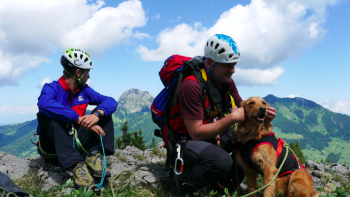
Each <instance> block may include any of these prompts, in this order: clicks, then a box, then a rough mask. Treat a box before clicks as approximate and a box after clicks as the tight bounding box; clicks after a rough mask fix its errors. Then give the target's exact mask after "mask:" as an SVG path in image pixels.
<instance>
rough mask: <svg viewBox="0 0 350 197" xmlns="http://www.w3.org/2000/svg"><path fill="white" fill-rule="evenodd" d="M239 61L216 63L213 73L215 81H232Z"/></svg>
mask: <svg viewBox="0 0 350 197" xmlns="http://www.w3.org/2000/svg"><path fill="white" fill-rule="evenodd" d="M236 64H237V62H234V63H216V65H215V66H214V68H213V70H212V71H211V73H212V74H213V77H214V79H215V81H217V82H218V83H230V82H231V77H232V74H233V73H235V66H236Z"/></svg>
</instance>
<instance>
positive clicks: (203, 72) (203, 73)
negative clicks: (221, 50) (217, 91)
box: [200, 68, 208, 82]
mask: <svg viewBox="0 0 350 197" xmlns="http://www.w3.org/2000/svg"><path fill="white" fill-rule="evenodd" d="M200 71H201V73H202V77H203V80H204V82H206V81H207V80H208V78H207V73H206V72H205V70H204V68H202V69H200Z"/></svg>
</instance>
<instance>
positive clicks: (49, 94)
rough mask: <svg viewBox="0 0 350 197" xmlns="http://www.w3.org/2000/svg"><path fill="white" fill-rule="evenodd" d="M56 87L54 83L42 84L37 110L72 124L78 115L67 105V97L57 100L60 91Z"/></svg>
mask: <svg viewBox="0 0 350 197" xmlns="http://www.w3.org/2000/svg"><path fill="white" fill-rule="evenodd" d="M57 87H58V86H57ZM57 87H56V86H55V84H54V83H50V84H45V85H44V87H43V89H42V90H41V94H40V96H39V98H38V108H39V112H41V113H42V114H44V115H45V116H47V117H49V118H51V119H53V120H56V121H60V122H64V123H67V124H73V123H75V122H77V121H78V119H79V115H78V114H77V113H76V112H75V111H74V110H72V109H71V108H69V107H67V106H69V100H68V99H67V100H64V99H63V100H61V101H59V100H58V99H59V96H60V92H59V90H58V88H57ZM61 96H62V95H61ZM64 102H66V103H64ZM64 104H66V105H64Z"/></svg>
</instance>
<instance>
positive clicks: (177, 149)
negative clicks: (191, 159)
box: [174, 143, 184, 175]
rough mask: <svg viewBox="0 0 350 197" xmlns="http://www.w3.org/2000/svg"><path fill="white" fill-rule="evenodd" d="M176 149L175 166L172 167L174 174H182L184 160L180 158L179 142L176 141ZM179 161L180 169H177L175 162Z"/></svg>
mask: <svg viewBox="0 0 350 197" xmlns="http://www.w3.org/2000/svg"><path fill="white" fill-rule="evenodd" d="M176 151H177V158H176V159H175V167H174V173H175V174H176V175H180V174H182V172H183V170H184V160H183V159H182V158H181V144H179V143H177V144H176ZM178 161H180V162H181V166H180V170H179V171H177V162H178Z"/></svg>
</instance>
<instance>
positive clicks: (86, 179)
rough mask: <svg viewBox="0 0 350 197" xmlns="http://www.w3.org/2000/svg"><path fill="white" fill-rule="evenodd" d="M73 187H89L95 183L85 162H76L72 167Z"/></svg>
mask: <svg viewBox="0 0 350 197" xmlns="http://www.w3.org/2000/svg"><path fill="white" fill-rule="evenodd" d="M73 180H74V188H76V189H78V188H80V187H85V188H89V187H90V186H91V185H94V184H95V181H94V178H93V177H92V176H91V174H90V172H89V170H88V168H87V167H86V164H84V163H78V164H77V166H75V168H74V169H73Z"/></svg>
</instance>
